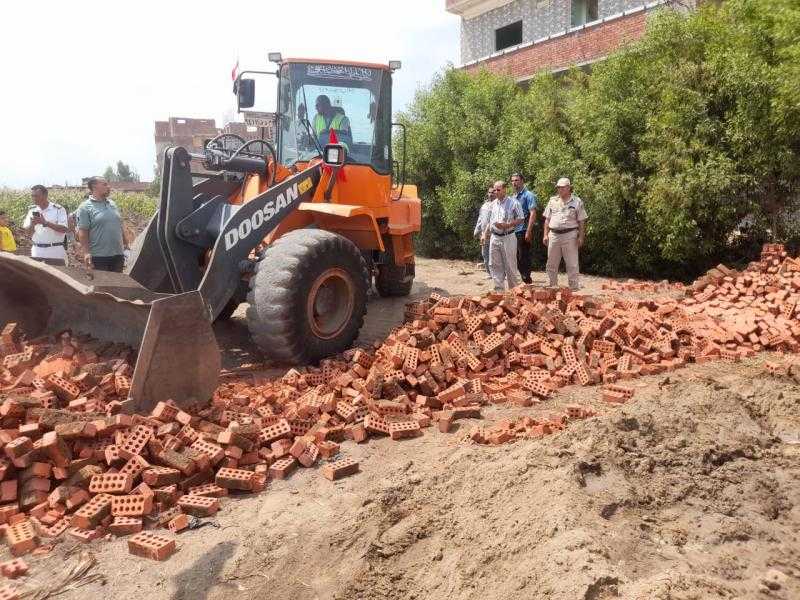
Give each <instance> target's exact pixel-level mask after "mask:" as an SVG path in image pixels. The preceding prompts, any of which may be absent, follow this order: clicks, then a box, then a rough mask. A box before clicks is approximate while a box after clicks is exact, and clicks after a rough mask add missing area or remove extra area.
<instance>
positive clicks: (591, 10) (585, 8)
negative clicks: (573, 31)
mask: <svg viewBox="0 0 800 600" xmlns="http://www.w3.org/2000/svg"><path fill="white" fill-rule="evenodd" d="M592 21H597V0H572V25H571V26H572V27H579V26H581V25H583V24H585V23H591V22H592Z"/></svg>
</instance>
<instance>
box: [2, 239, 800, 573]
mask: <svg viewBox="0 0 800 600" xmlns="http://www.w3.org/2000/svg"><path fill="white" fill-rule="evenodd" d="M685 291H686V297H684V298H647V299H640V300H631V299H626V298H622V297H597V298H593V297H586V296H581V295H574V294H573V293H572V292H570V291H569V290H568V289H560V290H555V289H540V288H533V287H531V286H520V287H518V288H515V289H514V290H512V291H510V292H508V293H504V294H500V293H489V294H486V295H484V296H479V297H444V296H441V295H438V294H432V295H431V296H430V298H428V299H426V300H423V301H420V302H413V303H410V304H408V305H407V309H406V318H407V322H406V323H405V324H404V325H403V326H401V327H397V328H395V329H394V330H393V331H392V332H391V333H390V335H389V336H388V337H387V338H386V340H384V341H383V342H382V343H379V344H376V345H375V347H374V348H372V349H363V348H361V349H351V350H348V351H347V352H345V353H343V354H342V355H341V356H338V357H335V358H332V359H328V360H324V361H322V362H321V364H320V365H319V367H306V368H301V369H290V370H289V371H288V372H287V373H286V374H285V375H284V376H283V377H281V378H279V379H273V380H268V379H265V378H260V377H255V376H250V377H249V378H248V379H247V380H240V381H232V382H228V383H225V384H223V385H221V386H220V387H219V388H218V389H217V391H216V392H215V394H214V397H213V398H212V399H211V401H210V402H209V403H208V404H206V405H204V406H194V407H191V408H189V409H181V408H179V407H178V406H177V405H175V404H173V403H169V402H166V403H159V404H158V405H157V406H156V407H155V408H154V409H153V411H152V413H151V414H150V415H126V414H119V410H120V406H121V403H122V401H124V400H125V399H126V398H127V394H128V392H129V390H130V376H131V372H132V367H131V365H132V364H133V358H134V357H133V353H132V352H131V350H130V349H129V348H125V347H123V346H120V345H118V344H107V343H101V342H98V341H95V340H91V339H89V338H87V337H84V336H73V335H71V334H70V333H69V332H64V333H63V334H62V335H60V336H58V337H56V338H35V339H27V338H26V337H25V332H23V331H21V328H20V327H18V326H17V325H16V324H14V323H9V324H6V325H5V326H4V327H3V329H2V332H0V360H2V367H1V368H0V400H2V403H1V404H0V419H2V429H0V442H2V444H3V453H4V458H0V528H2V529H3V530H4V533H5V537H6V540H7V543H8V545H9V547H10V549H11V551H12V554H13V555H14V556H23V555H25V554H28V553H30V552H32V551H34V550H35V549H36V548H37V547H38V546H39V544H40V540H41V539H49V538H54V537H58V536H61V535H69V536H70V537H72V538H74V539H76V540H80V541H85V542H88V541H91V540H93V539H96V538H99V537H104V536H106V535H107V534H113V535H116V536H124V535H132V536H133V537H131V538H129V549H130V551H131V553H133V554H137V555H139V556H144V557H149V558H153V559H156V560H164V559H166V558H167V557H168V556H169V555H171V554H172V553H173V552H174V551H175V550H176V546H175V541H174V539H172V538H170V537H169V534H170V533H171V534H176V533H177V532H179V531H182V530H184V529H186V528H187V527H190V523H191V522H192V519H193V518H207V517H210V516H213V515H214V514H215V513H216V512H217V511H218V510H219V509H220V508H221V507H222V506H224V501H225V500H226V499H227V497H229V496H234V495H237V494H253V493H259V492H262V491H264V490H265V489H266V487H267V485H268V482H269V481H270V480H278V479H286V478H287V477H291V475H292V473H293V472H294V471H295V470H297V469H301V468H315V467H317V466H321V469H320V475H321V476H322V477H325V478H327V479H329V480H331V481H335V480H338V479H339V478H341V477H346V476H352V475H354V474H356V473H358V471H359V464H358V462H357V461H355V460H354V459H353V458H352V457H348V456H346V455H345V452H346V449H347V444H349V443H350V442H353V443H363V442H365V441H368V439H369V438H371V437H385V438H388V439H391V440H397V443H402V440H403V439H407V438H412V437H416V436H419V435H422V432H423V430H425V429H427V428H430V427H431V426H434V427H435V428H436V429H438V430H439V431H440V432H442V433H448V432H450V431H452V429H453V425H454V422H457V421H459V420H461V419H476V418H481V415H482V410H483V408H484V407H485V406H487V405H491V404H506V403H508V404H511V405H514V406H518V407H528V406H532V405H534V404H539V403H541V402H544V401H545V400H546V399H548V398H550V397H552V395H553V394H554V393H555V392H556V391H557V390H559V389H560V388H562V387H564V386H567V385H571V384H576V385H582V386H587V385H595V384H603V388H602V390H601V397H602V400H604V401H605V402H609V403H613V404H621V403H624V402H628V401H630V400H631V398H632V397H633V388H630V387H628V386H627V385H624V384H623V383H621V382H625V381H627V380H630V379H632V378H634V377H637V376H640V375H647V374H656V373H661V372H665V371H671V370H673V369H676V368H678V367H681V366H683V365H685V364H686V363H689V362H706V361H710V360H723V361H736V360H739V359H740V358H742V357H745V356H750V355H752V354H754V353H756V352H759V351H761V350H767V349H769V350H778V351H781V352H787V353H791V352H796V351H797V350H798V341H800V325H799V324H798V321H797V319H796V317H795V315H796V308H797V302H798V299H800V262H798V261H796V260H794V259H791V258H788V257H786V256H785V252H784V251H783V249H782V248H780V247H772V246H770V247H765V252H764V254H763V256H762V260H761V261H759V262H758V263H754V264H752V265H750V267H748V269H747V270H746V271H744V272H742V273H736V272H733V271H730V270H728V269H725V268H724V267H717V268H716V269H714V270H712V271H711V272H709V273H708V274H706V276H704V277H703V278H702V282H697V283H696V284H695V285H693V286H692V287H690V288H686V290H685ZM776 370H777V369H776ZM593 415H594V412H593V411H592V410H591V409H590V408H587V407H582V406H577V405H570V406H568V407H567V411H566V413H563V414H552V415H550V416H548V417H547V418H536V419H535V418H532V417H527V416H526V417H522V418H519V419H513V420H509V419H506V420H502V421H499V422H497V423H494V424H492V425H489V426H479V427H474V428H472V429H471V431H469V432H465V431H464V430H461V429H459V430H458V436H457V439H461V440H463V441H465V442H466V441H469V442H472V443H478V444H492V445H497V444H504V443H509V442H514V441H516V440H519V439H533V438H538V437H542V436H544V435H548V434H550V433H553V432H556V431H559V430H561V429H563V428H564V427H566V426H567V425H568V424H569V423H570V422H571V421H574V420H577V419H584V418H588V417H591V416H593ZM152 530H158V532H157V533H154V532H153V531H152ZM165 530H169V533H167V532H166V531H165Z"/></svg>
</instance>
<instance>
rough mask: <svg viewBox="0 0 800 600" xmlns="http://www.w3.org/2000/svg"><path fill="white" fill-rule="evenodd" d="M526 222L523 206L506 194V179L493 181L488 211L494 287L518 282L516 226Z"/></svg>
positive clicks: (511, 285)
mask: <svg viewBox="0 0 800 600" xmlns="http://www.w3.org/2000/svg"><path fill="white" fill-rule="evenodd" d="M522 222H523V217H522V208H521V207H520V205H519V203H518V202H517V201H516V200H515V199H514V198H512V197H510V196H506V184H505V182H504V181H495V183H494V201H493V202H492V208H491V210H490V211H489V232H490V233H491V237H490V239H489V271H490V273H491V275H492V279H493V280H494V289H495V291H498V292H502V291H503V290H504V289H505V283H506V281H508V289H511V288H513V287H514V286H516V285H517V284H518V283H519V279H518V278H517V238H516V236H515V235H514V230H515V229H516V228H517V225H519V224H520V223H522Z"/></svg>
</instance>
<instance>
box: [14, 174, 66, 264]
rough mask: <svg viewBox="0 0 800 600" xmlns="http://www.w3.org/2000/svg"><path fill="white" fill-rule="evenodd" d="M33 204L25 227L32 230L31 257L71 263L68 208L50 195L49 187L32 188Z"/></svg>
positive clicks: (51, 261) (26, 217)
mask: <svg viewBox="0 0 800 600" xmlns="http://www.w3.org/2000/svg"><path fill="white" fill-rule="evenodd" d="M31 199H32V200H33V204H34V205H33V206H31V207H30V208H29V209H28V214H27V215H25V220H24V221H23V222H22V227H23V229H25V231H27V232H28V233H29V234H31V244H32V245H31V258H32V259H33V260H36V261H39V262H43V263H45V264H48V265H53V266H56V267H63V266H66V264H67V251H66V248H65V247H64V238H65V236H66V234H67V229H68V228H67V209H65V208H64V207H63V206H61V205H59V204H55V203H54V202H50V201H49V200H48V199H47V188H46V187H44V186H43V185H35V186H33V187H32V188H31Z"/></svg>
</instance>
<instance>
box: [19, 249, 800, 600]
mask: <svg viewBox="0 0 800 600" xmlns="http://www.w3.org/2000/svg"><path fill="white" fill-rule="evenodd" d="M536 279H537V280H538V281H539V282H541V281H542V280H543V276H542V274H538V275H537V276H536ZM600 282H601V280H599V279H596V278H586V279H585V287H586V290H585V291H588V292H593V291H599V285H600ZM489 287H490V282H489V280H488V279H485V276H484V275H483V274H482V273H480V272H479V271H477V270H476V269H475V268H474V267H473V266H472V265H469V264H466V263H462V262H451V261H428V260H421V261H420V265H419V269H418V283H417V284H416V285H415V287H414V296H424V295H427V294H429V293H430V292H431V291H445V292H449V293H469V294H476V293H481V292H483V291H485V290H487V289H489ZM405 302H406V300H405V299H402V300H384V299H375V300H374V301H373V302H372V303H371V304H370V312H369V318H368V323H367V326H366V327H365V330H364V332H363V335H362V338H363V341H365V342H368V341H370V340H372V339H376V338H379V337H382V336H383V335H385V333H386V332H387V331H388V329H390V328H391V327H393V326H395V325H396V324H397V323H399V322H400V320H401V319H402V308H403V305H404V303H405ZM240 313H241V309H240V311H239V313H237V314H240ZM243 329H244V328H243V325H242V323H241V321H240V320H239V319H238V318H234V319H233V320H232V321H231V322H229V323H227V324H221V325H218V326H217V330H218V334H219V335H220V337H221V339H223V342H224V341H226V340H227V341H228V342H231V343H232V346H233V347H232V348H231V349H230V350H228V351H227V352H226V355H225V361H226V364H227V366H228V367H229V368H232V367H236V366H238V365H242V364H247V363H250V362H254V361H257V360H258V356H257V353H256V352H254V351H253V349H252V348H251V347H250V346H249V345H248V344H247V343H246V339H245V337H246V336H245V335H244V334H243ZM767 358H768V356H767V355H760V356H757V357H754V358H752V359H749V360H747V361H745V362H742V363H739V364H736V365H730V364H724V363H717V364H706V365H694V366H692V367H690V368H687V369H683V370H681V371H679V372H675V373H672V374H670V375H667V376H665V375H659V376H652V377H647V378H642V379H640V380H637V381H636V382H635V386H636V387H637V392H636V395H635V397H634V400H633V401H632V402H630V403H629V404H628V405H625V406H624V407H621V408H619V407H610V406H608V405H606V404H604V403H602V402H601V401H600V399H599V395H600V394H599V389H598V388H580V387H570V388H567V389H565V390H563V391H562V392H560V393H559V394H557V395H556V396H555V397H554V398H553V399H552V400H549V401H547V402H545V403H542V404H539V405H537V406H535V407H533V408H525V409H522V408H507V407H494V406H493V407H488V408H486V409H485V410H484V420H485V421H486V422H491V421H493V420H496V419H499V418H501V417H506V416H512V415H522V414H531V415H534V416H535V415H536V414H543V413H544V414H547V413H549V412H551V411H553V410H557V409H559V408H563V407H564V406H565V405H566V404H570V403H575V402H577V403H580V404H585V405H588V406H591V407H593V408H595V409H596V410H597V411H598V413H599V414H598V416H597V417H594V418H591V419H588V420H586V421H582V422H578V423H575V424H572V425H571V426H570V427H569V428H568V429H567V430H566V431H563V432H561V433H557V434H554V435H552V436H548V437H546V438H544V439H541V440H531V441H525V442H517V443H515V444H510V445H505V446H500V447H487V446H475V445H471V444H464V443H459V442H458V441H457V437H458V431H456V432H455V433H450V434H441V433H439V432H438V431H434V430H433V429H427V430H425V434H424V435H423V436H421V437H419V438H415V439H410V440H404V441H402V442H392V441H390V440H388V439H380V440H371V441H370V442H369V443H368V444H364V445H358V446H356V445H354V444H353V443H352V442H346V443H345V444H343V452H344V453H346V454H348V455H350V456H353V457H355V458H356V459H357V460H359V461H360V462H361V471H362V472H361V473H360V474H358V475H356V476H353V477H350V478H346V479H344V480H342V481H340V482H336V483H332V482H330V481H327V480H326V479H324V478H323V477H322V476H321V475H320V472H319V470H318V469H303V470H301V471H299V472H296V473H295V474H294V475H293V476H292V477H291V478H290V479H289V480H287V481H278V482H270V483H269V486H268V489H267V491H266V492H265V493H263V494H261V495H259V496H255V497H253V496H250V497H246V496H243V497H239V498H228V499H224V500H223V507H222V510H221V511H220V513H219V514H218V517H217V518H216V519H211V520H210V521H211V523H212V525H210V526H207V527H203V528H202V529H198V530H194V531H189V532H186V533H183V534H181V535H180V536H178V543H179V551H178V552H177V553H176V554H175V555H174V556H173V557H172V558H171V559H169V560H168V561H166V562H164V563H155V562H152V561H148V560H144V559H140V558H136V557H133V556H130V555H129V554H128V553H127V547H126V542H125V541H124V539H120V540H114V541H111V542H95V543H93V544H90V545H88V546H83V545H77V544H75V543H73V542H71V541H69V540H64V541H62V542H61V543H60V544H58V545H57V547H56V549H55V550H54V551H53V552H51V553H50V555H48V556H46V557H43V558H31V559H30V560H29V563H30V565H31V575H30V576H29V577H27V578H26V579H25V581H24V584H23V585H24V586H25V587H26V588H31V587H34V586H35V585H36V584H37V583H45V582H47V581H52V579H53V577H54V576H55V575H57V574H58V573H61V572H62V571H63V570H64V569H66V568H68V567H69V566H70V565H72V564H74V562H75V561H76V560H77V559H76V553H77V552H79V551H81V550H88V551H90V552H91V553H93V554H94V555H95V556H96V558H97V561H98V564H97V566H96V567H94V569H93V571H92V572H97V573H101V574H103V575H104V576H105V583H103V584H101V583H98V582H94V583H91V584H89V585H87V586H86V587H82V588H79V589H77V590H74V591H68V592H67V593H66V594H64V595H62V596H59V597H61V598H70V599H71V598H75V599H77V598H81V599H85V598H96V597H101V596H104V597H107V598H153V599H161V598H165V599H166V598H170V599H184V598H185V599H205V598H209V599H218V598H219V599H222V598H226V599H229V598H281V599H298V600H301V599H303V600H304V599H308V600H311V599H328V598H337V599H378V598H386V599H406V598H408V599H412V598H417V599H442V600H445V599H446V600H460V599H464V600H466V599H473V598H474V599H484V600H499V599H517V598H548V599H559V600H561V599H563V600H572V599H585V600H601V599H608V598H617V597H619V598H626V599H641V600H651V599H657V600H667V599H675V600H677V599H686V600H688V599H698V600H699V599H705V598H779V599H786V600H789V599H792V598H799V597H800V540H799V539H798V535H800V533H799V532H800V527H799V526H800V507H799V506H798V500H799V499H800V460H798V459H800V389H799V388H798V386H797V382H796V381H794V380H792V379H788V378H784V379H777V378H773V377H769V376H767V375H765V374H764V373H763V362H764V361H765V360H766V359H767ZM475 422H476V421H475ZM473 423H474V422H470V421H464V422H461V423H460V427H461V431H464V430H469V429H470V428H471V425H472V424H473ZM76 546H78V548H77V549H76V548H75V547H76ZM4 552H5V553H6V554H7V551H4ZM3 560H5V557H3Z"/></svg>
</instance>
